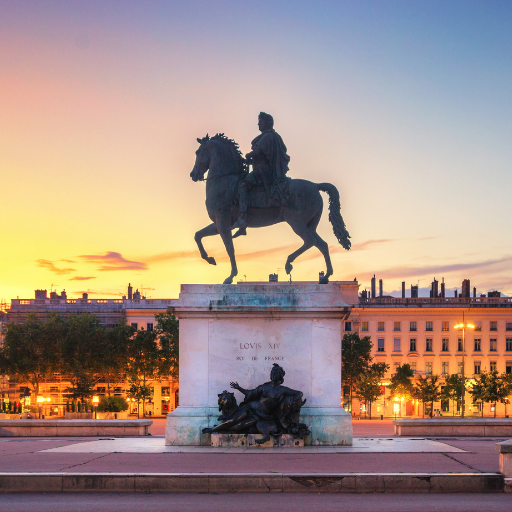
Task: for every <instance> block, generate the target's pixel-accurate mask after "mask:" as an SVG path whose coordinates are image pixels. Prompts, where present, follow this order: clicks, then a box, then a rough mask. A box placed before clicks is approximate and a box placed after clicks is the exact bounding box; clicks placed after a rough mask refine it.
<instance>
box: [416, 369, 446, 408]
mask: <svg viewBox="0 0 512 512" xmlns="http://www.w3.org/2000/svg"><path fill="white" fill-rule="evenodd" d="M414 397H415V398H417V399H418V400H419V401H420V402H422V404H423V417H425V404H426V403H430V404H431V408H430V417H431V418H432V412H433V410H434V402H437V401H438V400H439V399H440V398H441V387H440V385H439V375H427V376H426V377H423V376H422V375H419V376H418V379H417V380H416V387H415V388H414Z"/></svg>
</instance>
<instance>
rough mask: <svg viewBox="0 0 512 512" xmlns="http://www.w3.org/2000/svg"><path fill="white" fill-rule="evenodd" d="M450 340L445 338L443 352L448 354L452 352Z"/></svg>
mask: <svg viewBox="0 0 512 512" xmlns="http://www.w3.org/2000/svg"><path fill="white" fill-rule="evenodd" d="M449 346H450V340H449V339H448V338H443V345H442V348H441V350H442V351H443V352H448V351H449V350H450V347H449Z"/></svg>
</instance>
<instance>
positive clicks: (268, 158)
mask: <svg viewBox="0 0 512 512" xmlns="http://www.w3.org/2000/svg"><path fill="white" fill-rule="evenodd" d="M258 128H259V129H260V132H261V135H258V136H257V137H256V138H255V139H254V140H253V141H252V143H251V147H252V151H251V152H250V153H247V154H246V155H245V158H246V159H247V160H252V167H253V171H252V172H251V173H249V175H248V176H247V178H246V179H245V180H244V181H242V182H241V183H240V186H239V217H238V220H237V221H236V222H235V224H234V225H233V227H232V228H233V229H234V228H239V229H238V231H237V232H236V234H235V235H234V236H233V238H236V237H237V236H240V235H245V234H247V221H246V216H247V192H248V190H250V189H251V188H253V187H255V186H258V185H262V186H263V187H264V188H265V192H266V195H267V197H270V196H273V195H275V194H279V187H276V185H277V184H279V183H280V182H282V181H283V180H284V178H285V176H286V173H287V172H288V162H289V161H290V157H289V156H288V155H287V154H286V146H285V145H284V142H283V139H282V138H281V136H280V135H279V134H278V133H277V132H276V131H275V130H274V119H273V117H272V116H271V115H270V114H265V112H260V115H259V116H258ZM281 199H282V198H281Z"/></svg>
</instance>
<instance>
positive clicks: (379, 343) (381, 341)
mask: <svg viewBox="0 0 512 512" xmlns="http://www.w3.org/2000/svg"><path fill="white" fill-rule="evenodd" d="M377 352H384V338H379V339H378V340H377Z"/></svg>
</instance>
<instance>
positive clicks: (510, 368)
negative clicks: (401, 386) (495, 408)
mask: <svg viewBox="0 0 512 512" xmlns="http://www.w3.org/2000/svg"><path fill="white" fill-rule="evenodd" d="M408 364H409V366H410V367H411V369H412V371H413V372H414V374H417V373H418V368H417V365H416V361H412V362H409V363H408ZM400 365H401V363H394V371H395V373H396V372H397V370H398V367H399V366H400ZM497 367H498V363H497V362H496V361H490V363H489V370H490V371H491V372H492V371H494V370H496V369H497ZM468 370H469V368H467V367H466V368H464V373H465V374H467V373H468ZM425 373H426V374H427V375H432V373H433V363H432V361H427V362H426V363H425ZM457 373H458V374H459V375H462V363H461V362H459V363H457ZM480 373H482V363H481V362H480V361H474V362H473V374H474V375H480ZM505 373H512V361H506V363H505ZM441 375H450V363H448V362H447V361H443V362H442V363H441Z"/></svg>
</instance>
